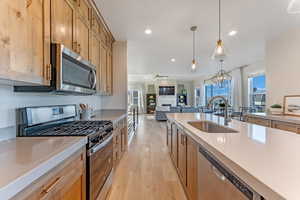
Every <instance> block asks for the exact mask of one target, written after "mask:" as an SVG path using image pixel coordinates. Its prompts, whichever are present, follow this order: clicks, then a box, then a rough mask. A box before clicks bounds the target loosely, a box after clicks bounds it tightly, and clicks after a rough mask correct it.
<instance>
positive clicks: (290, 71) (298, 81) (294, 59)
mask: <svg viewBox="0 0 300 200" xmlns="http://www.w3.org/2000/svg"><path fill="white" fill-rule="evenodd" d="M299 44H300V28H297V29H292V30H289V31H287V32H285V33H284V34H282V35H281V36H279V37H278V38H275V39H273V40H271V41H268V42H267V45H266V75H267V88H268V90H267V105H268V106H270V105H272V104H275V103H279V104H282V103H283V97H284V96H285V95H300V57H299V55H300V52H299Z"/></svg>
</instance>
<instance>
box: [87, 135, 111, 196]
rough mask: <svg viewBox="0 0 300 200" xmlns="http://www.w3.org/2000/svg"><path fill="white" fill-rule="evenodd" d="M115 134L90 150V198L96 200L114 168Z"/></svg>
mask: <svg viewBox="0 0 300 200" xmlns="http://www.w3.org/2000/svg"><path fill="white" fill-rule="evenodd" d="M112 138H113V136H112V135H111V136H109V137H108V138H107V139H106V140H105V141H104V142H102V143H101V144H99V145H96V146H94V147H93V148H91V149H90V150H89V151H88V167H89V169H88V183H89V185H88V190H89V191H88V192H89V193H88V195H89V197H88V199H90V200H96V199H97V197H98V196H99V194H100V192H101V190H102V188H103V186H104V184H105V182H106V180H107V179H108V177H109V175H110V174H111V172H112V168H113V140H112Z"/></svg>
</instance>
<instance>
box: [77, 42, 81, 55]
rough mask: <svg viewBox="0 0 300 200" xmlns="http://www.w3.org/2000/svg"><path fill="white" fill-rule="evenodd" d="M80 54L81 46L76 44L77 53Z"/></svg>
mask: <svg viewBox="0 0 300 200" xmlns="http://www.w3.org/2000/svg"><path fill="white" fill-rule="evenodd" d="M80 52H81V45H80V44H78V53H79V54H80Z"/></svg>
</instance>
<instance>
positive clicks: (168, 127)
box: [166, 121, 172, 154]
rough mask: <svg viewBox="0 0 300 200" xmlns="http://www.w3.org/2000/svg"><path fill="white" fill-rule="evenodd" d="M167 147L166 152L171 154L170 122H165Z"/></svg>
mask: <svg viewBox="0 0 300 200" xmlns="http://www.w3.org/2000/svg"><path fill="white" fill-rule="evenodd" d="M166 128H167V138H166V139H167V146H168V151H169V153H170V154H171V152H172V124H171V122H170V121H167V127H166Z"/></svg>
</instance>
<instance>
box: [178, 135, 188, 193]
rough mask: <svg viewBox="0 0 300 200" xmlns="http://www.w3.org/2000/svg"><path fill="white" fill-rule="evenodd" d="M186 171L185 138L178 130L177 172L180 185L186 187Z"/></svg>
mask: <svg viewBox="0 0 300 200" xmlns="http://www.w3.org/2000/svg"><path fill="white" fill-rule="evenodd" d="M186 170H187V136H186V135H185V133H184V132H183V130H181V129H178V172H179V176H180V178H181V181H182V184H183V185H184V187H186Z"/></svg>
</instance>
